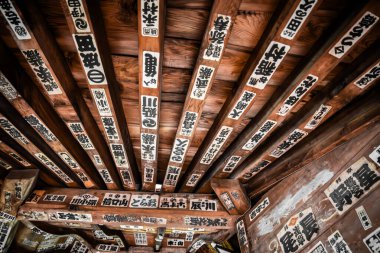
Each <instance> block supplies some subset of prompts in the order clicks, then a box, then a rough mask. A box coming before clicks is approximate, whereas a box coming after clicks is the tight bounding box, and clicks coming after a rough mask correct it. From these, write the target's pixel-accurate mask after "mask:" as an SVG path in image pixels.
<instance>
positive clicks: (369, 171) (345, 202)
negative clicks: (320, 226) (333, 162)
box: [325, 157, 380, 215]
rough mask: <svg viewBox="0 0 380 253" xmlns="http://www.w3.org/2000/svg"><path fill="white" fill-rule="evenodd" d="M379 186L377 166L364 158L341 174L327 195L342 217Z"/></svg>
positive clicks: (327, 191) (326, 191)
mask: <svg viewBox="0 0 380 253" xmlns="http://www.w3.org/2000/svg"><path fill="white" fill-rule="evenodd" d="M379 184H380V174H379V172H377V171H376V166H375V165H374V164H373V163H371V162H369V161H368V160H367V159H366V158H365V157H362V158H360V159H359V160H358V161H357V162H355V163H354V164H352V165H351V166H350V167H349V168H348V169H346V170H344V171H343V172H342V173H340V175H339V176H338V177H337V178H336V179H335V180H334V181H333V182H332V183H331V184H330V186H329V187H328V188H327V189H326V190H325V194H326V195H327V197H328V198H329V200H330V202H331V204H332V205H333V206H334V207H335V209H336V210H337V212H338V213H339V214H340V215H341V214H343V213H344V212H346V211H347V210H348V209H350V207H352V206H353V205H354V204H355V203H356V202H358V200H359V199H361V198H362V197H364V196H365V195H367V194H368V193H369V192H371V191H372V190H373V189H375V188H376V186H378V185H379Z"/></svg>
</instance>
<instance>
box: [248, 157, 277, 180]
mask: <svg viewBox="0 0 380 253" xmlns="http://www.w3.org/2000/svg"><path fill="white" fill-rule="evenodd" d="M270 163H271V162H270V161H268V160H262V161H260V162H259V163H258V164H257V165H255V166H254V167H253V168H252V169H250V170H249V171H248V172H246V173H244V174H243V178H244V179H246V180H248V179H250V178H251V177H253V176H254V175H256V174H257V173H258V172H260V171H261V170H262V169H264V168H265V167H267V166H268V165H269V164H270Z"/></svg>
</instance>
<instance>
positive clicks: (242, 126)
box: [0, 0, 380, 240]
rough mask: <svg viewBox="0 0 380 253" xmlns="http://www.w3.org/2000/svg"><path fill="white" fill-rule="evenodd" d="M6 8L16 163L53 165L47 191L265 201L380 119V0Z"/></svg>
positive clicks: (1, 121) (6, 132)
mask: <svg viewBox="0 0 380 253" xmlns="http://www.w3.org/2000/svg"><path fill="white" fill-rule="evenodd" d="M0 10H1V15H0V16H1V26H0V37H1V42H0V55H1V59H0V71H1V73H0V74H1V76H0V91H1V94H0V141H1V142H0V167H3V170H2V174H3V175H4V174H5V172H6V170H7V169H10V168H15V169H22V168H24V169H25V168H38V169H40V170H41V173H40V175H39V178H40V180H39V186H41V187H46V186H54V187H65V188H87V189H94V190H96V189H100V190H107V189H108V190H127V191H144V192H153V191H155V190H156V188H157V185H156V184H160V185H162V191H163V192H165V193H173V192H176V193H201V194H210V193H214V191H213V189H212V187H211V181H212V180H213V179H214V180H215V179H216V178H219V179H227V178H229V179H238V180H239V181H240V182H241V183H242V184H243V185H244V186H245V189H246V190H247V193H248V195H249V196H250V197H251V198H255V197H257V196H260V195H262V194H263V192H265V191H268V190H270V189H271V188H272V187H273V186H274V185H275V184H276V183H278V182H279V181H281V180H282V179H284V178H285V177H287V176H289V175H290V174H292V173H294V172H295V171H297V170H298V169H300V168H301V167H303V166H305V165H307V164H308V163H310V162H311V161H313V160H315V159H317V158H319V157H321V156H322V155H323V154H326V152H328V151H331V150H332V149H333V148H335V147H336V146H338V145H340V144H341V143H343V142H344V141H345V140H347V139H349V138H351V137H352V136H354V135H358V134H359V133H361V132H363V131H365V129H366V128H365V127H366V126H368V125H369V124H372V123H373V122H372V120H373V119H374V118H375V117H377V116H378V115H379V112H380V111H379V103H376V101H378V100H377V99H378V97H377V98H376V95H375V94H378V93H379V87H378V83H379V80H378V76H379V73H380V71H379V69H380V62H379V59H380V47H379V45H380V43H379V42H380V25H379V23H380V22H379V16H380V3H379V1H376V0H368V1H354V0H352V1H347V0H294V1H290V0H288V1H286V0H282V1H281V0H265V1H263V0H215V1H211V0H194V1H182V0H167V1H164V0H141V1H136V0H107V1H105V0H104V1H85V0H82V1H79V0H60V1H59V2H58V1H44V0H36V1H27V0H4V1H0ZM366 101H367V102H366ZM368 101H375V102H374V103H372V104H368ZM366 103H367V104H366ZM363 108H364V109H363ZM348 113H349V114H352V115H356V118H353V119H347V118H345V117H347V114H348ZM359 123H360V124H359ZM159 191H160V190H159ZM218 195H219V194H218ZM152 240H153V239H152Z"/></svg>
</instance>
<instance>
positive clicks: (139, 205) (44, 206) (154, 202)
mask: <svg viewBox="0 0 380 253" xmlns="http://www.w3.org/2000/svg"><path fill="white" fill-rule="evenodd" d="M139 196H140V197H139ZM171 198H176V199H177V200H178V202H177V200H176V199H174V200H171ZM180 199H182V202H183V203H185V204H186V205H183V204H179V202H180ZM112 200H113V201H112ZM167 201H169V204H168V205H169V206H172V208H167V206H168V205H167V204H166V202H167ZM173 201H174V202H173ZM171 203H174V204H173V205H172V204H171ZM176 203H178V204H176ZM59 213H61V214H59ZM64 213H66V214H67V213H71V214H69V216H70V217H71V218H70V217H69V216H67V219H66V218H64V216H65V217H66V214H64ZM72 213H75V214H81V215H82V216H81V217H79V218H78V217H77V218H78V219H77V218H75V217H72ZM75 214H74V216H76V215H75ZM19 215H20V217H21V216H22V217H24V218H25V219H28V220H39V221H49V222H73V223H76V222H79V223H83V222H84V223H86V224H107V226H108V227H112V228H118V229H120V228H123V227H127V226H128V225H129V226H149V227H154V228H157V227H162V226H163V225H166V227H168V228H177V229H179V228H186V229H187V228H204V229H205V230H206V231H209V230H211V231H215V230H220V229H222V230H225V229H230V228H232V227H233V224H234V222H235V218H237V216H234V215H229V214H228V213H227V212H226V211H225V209H224V207H223V206H222V204H221V203H220V202H219V200H218V199H217V198H216V197H215V196H213V195H204V194H203V195H194V194H190V195H189V194H168V193H167V194H153V193H133V192H126V191H124V192H115V191H105V190H103V191H102V190H82V189H75V190H71V189H67V188H65V189H59V188H51V189H45V192H44V195H43V196H42V197H41V198H40V199H39V200H38V202H36V203H26V204H24V205H23V206H22V207H21V209H20V211H19ZM62 215H63V216H62ZM49 217H50V218H49ZM65 219H66V220H65Z"/></svg>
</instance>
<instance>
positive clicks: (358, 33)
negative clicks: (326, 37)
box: [329, 11, 379, 59]
mask: <svg viewBox="0 0 380 253" xmlns="http://www.w3.org/2000/svg"><path fill="white" fill-rule="evenodd" d="M378 20H379V17H378V16H376V15H375V14H373V13H372V12H370V11H367V12H365V13H364V14H363V16H362V17H361V18H360V19H359V20H358V21H357V22H356V23H355V24H354V25H353V26H352V27H351V29H350V30H349V31H348V32H347V33H346V34H345V35H343V36H342V38H341V39H340V40H339V41H338V42H337V43H336V44H335V45H334V46H333V47H332V48H331V49H330V51H329V54H331V55H332V56H334V57H336V58H338V59H340V58H341V57H342V56H343V55H345V53H347V51H349V50H350V48H351V47H353V46H354V45H355V44H356V43H357V42H358V41H359V40H360V39H361V38H362V37H363V36H364V35H365V34H366V33H367V32H368V31H369V30H370V29H371V28H372V27H373V26H375V24H376V23H377V21H378Z"/></svg>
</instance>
